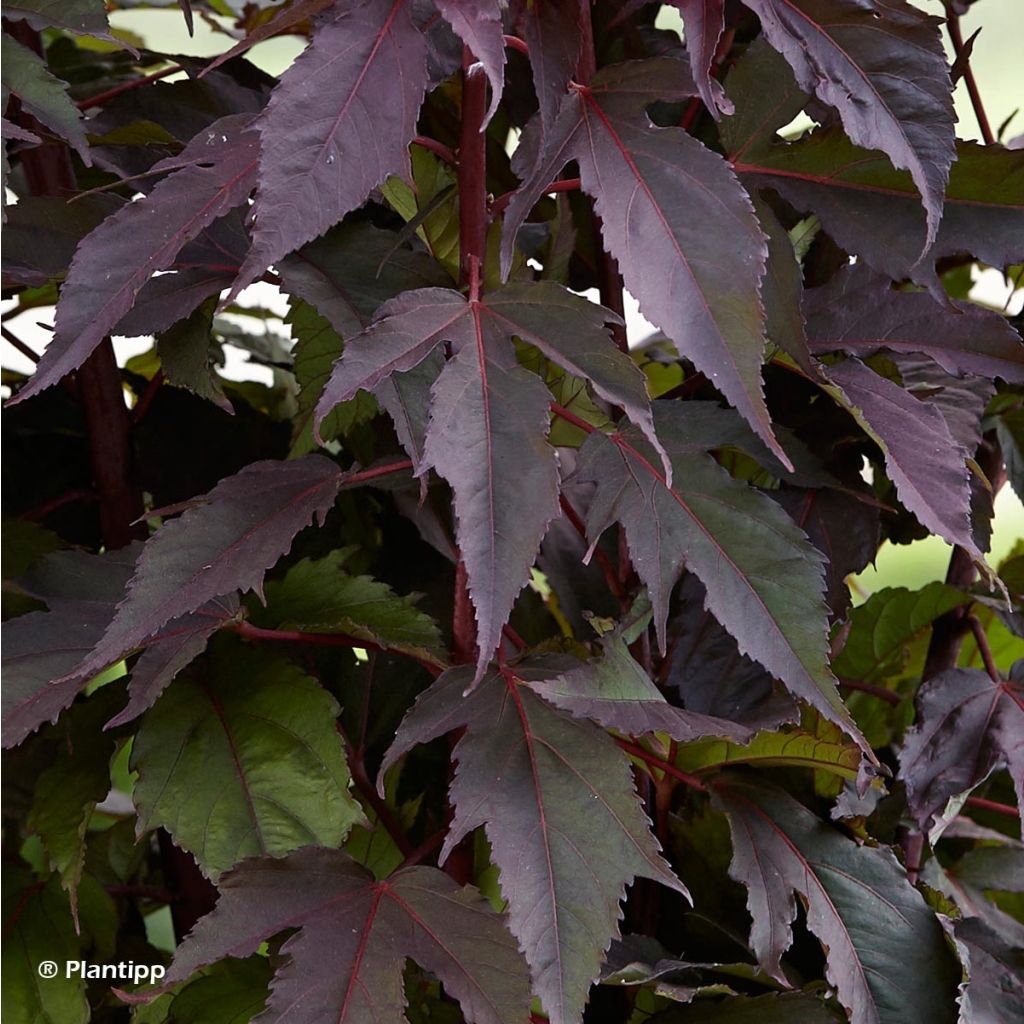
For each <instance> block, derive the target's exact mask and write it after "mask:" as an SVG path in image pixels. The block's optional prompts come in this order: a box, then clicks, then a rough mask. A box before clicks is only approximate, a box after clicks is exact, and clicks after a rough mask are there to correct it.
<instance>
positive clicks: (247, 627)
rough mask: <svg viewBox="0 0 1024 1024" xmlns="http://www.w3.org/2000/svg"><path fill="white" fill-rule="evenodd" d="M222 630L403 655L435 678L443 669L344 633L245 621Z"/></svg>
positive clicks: (257, 637) (252, 637) (427, 660)
mask: <svg viewBox="0 0 1024 1024" xmlns="http://www.w3.org/2000/svg"><path fill="white" fill-rule="evenodd" d="M223 628H224V629H227V630H230V631H231V632H233V633H237V634H238V635H239V636H241V637H244V638H245V639H246V640H267V641H270V642H271V643H286V644H289V643H290V644H305V645H306V646H308V647H360V648H362V649H363V650H366V651H392V652H393V653H394V654H402V655H404V656H405V657H407V658H409V659H411V660H412V661H415V662H416V664H417V665H422V666H423V668H425V669H426V670H427V671H428V672H429V673H430V674H431V675H433V676H434V677H435V678H436V677H437V676H439V675H440V674H441V672H442V671H443V670H444V665H443V664H442V663H441V662H440V661H435V660H433V659H432V658H424V657H420V656H417V655H414V654H409V653H408V652H406V651H401V650H397V649H392V648H390V647H383V646H381V645H380V644H376V643H374V642H373V641H371V640H363V639H362V638H361V637H357V636H349V635H348V634H346V633H306V632H304V631H303V630H300V629H265V628H264V627H263V626H255V625H253V624H252V623H251V622H248V621H246V620H245V619H242V620H241V621H238V622H235V621H231V622H227V623H225V625H224V627H223Z"/></svg>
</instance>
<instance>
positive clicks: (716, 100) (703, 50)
mask: <svg viewBox="0 0 1024 1024" xmlns="http://www.w3.org/2000/svg"><path fill="white" fill-rule="evenodd" d="M671 2H672V6H673V7H675V8H677V9H678V10H679V13H680V14H681V15H682V16H683V25H684V26H685V28H686V52H687V53H688V54H689V55H690V70H691V71H692V72H693V80H694V81H695V82H696V83H697V88H698V89H699V90H700V98H701V99H702V100H703V101H704V106H706V107H707V108H708V112H709V113H710V114H711V115H712V116H713V117H715V118H717V117H718V112H719V111H721V112H722V113H723V114H731V113H732V112H733V110H734V107H733V105H732V101H731V100H730V99H729V97H728V96H726V95H725V91H724V90H723V89H722V86H721V85H720V84H719V83H718V82H717V81H716V80H715V79H714V78H712V77H711V71H712V67H711V64H712V61H713V60H714V58H715V51H716V50H717V49H718V40H719V39H721V37H722V31H723V29H724V28H725V0H671Z"/></svg>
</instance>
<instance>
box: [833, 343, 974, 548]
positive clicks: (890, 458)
mask: <svg viewBox="0 0 1024 1024" xmlns="http://www.w3.org/2000/svg"><path fill="white" fill-rule="evenodd" d="M826 375H827V377H828V379H829V380H830V381H831V382H832V387H830V388H829V390H830V391H831V392H832V393H833V395H835V396H836V397H838V398H839V399H840V400H841V401H842V402H843V404H844V405H845V406H846V408H847V409H848V410H849V411H850V412H851V413H852V414H853V416H854V417H855V418H856V420H857V421H858V423H860V425H861V426H862V427H863V428H864V429H865V430H866V431H867V433H868V434H869V435H870V436H871V437H872V438H873V439H874V440H875V441H876V442H877V443H878V445H879V447H880V448H881V449H882V453H883V455H884V456H885V470H886V473H888V475H889V477H890V479H891V480H892V482H893V483H894V484H895V485H896V493H897V494H898V495H899V498H900V501H901V502H903V504H904V505H905V506H906V507H907V508H908V509H909V510H910V511H911V512H913V513H914V515H915V516H917V518H918V519H919V520H920V521H921V523H922V524H923V525H924V526H927V527H928V529H929V530H931V531H932V532H933V533H937V534H939V536H940V537H943V538H944V539H945V540H947V541H949V543H950V544H958V545H960V547H962V548H965V549H966V550H967V551H969V552H970V553H971V554H972V555H975V556H976V557H978V558H980V557H981V553H980V552H979V551H978V547H977V545H976V544H975V542H974V538H973V537H972V536H971V516H970V508H971V489H970V481H969V478H968V469H967V463H966V459H967V453H966V452H964V451H963V449H962V448H961V447H960V446H959V445H958V444H957V443H956V442H955V441H954V439H953V437H952V436H951V435H950V432H949V427H948V426H947V425H946V421H945V419H944V418H943V416H942V413H941V412H939V410H938V409H937V408H936V407H935V406H933V405H931V404H929V402H928V401H927V400H919V399H917V398H915V397H914V396H913V395H912V394H910V393H909V392H908V391H906V390H904V389H903V388H902V387H900V385H899V384H896V383H894V382H893V381H891V380H888V379H887V378H885V377H882V376H881V375H880V374H877V373H875V372H874V370H871V369H869V368H868V367H867V366H865V365H864V364H863V363H862V362H860V361H859V360H857V359H847V360H845V361H844V362H842V363H836V364H834V365H832V366H829V367H828V369H827V371H826ZM922 439H926V440H925V442H924V443H922Z"/></svg>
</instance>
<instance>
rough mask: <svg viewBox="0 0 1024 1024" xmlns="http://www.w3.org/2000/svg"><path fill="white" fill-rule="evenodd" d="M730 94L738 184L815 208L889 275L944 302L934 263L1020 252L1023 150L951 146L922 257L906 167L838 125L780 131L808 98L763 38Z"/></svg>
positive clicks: (730, 138) (919, 219)
mask: <svg viewBox="0 0 1024 1024" xmlns="http://www.w3.org/2000/svg"><path fill="white" fill-rule="evenodd" d="M726 91H727V92H728V94H729V95H730V96H731V97H732V99H733V100H735V103H736V109H737V112H736V114H734V115H733V116H731V117H728V118H724V119H723V121H722V127H721V132H722V142H723V145H724V146H725V148H726V152H727V154H728V158H729V161H730V163H732V165H733V167H734V168H735V170H736V172H737V173H738V174H739V176H740V178H741V179H742V180H743V181H744V183H745V184H747V185H748V187H754V186H757V187H762V188H772V189H774V190H776V191H777V192H779V193H780V194H781V195H782V196H783V197H784V198H785V199H786V200H787V201H788V202H789V203H791V204H792V205H793V206H794V207H796V208H797V209H798V210H813V211H814V212H815V213H816V214H817V215H818V217H819V218H820V219H821V223H822V225H823V226H824V228H825V230H826V231H828V233H829V234H830V235H831V236H832V237H833V238H835V239H836V241H837V242H838V243H839V244H840V245H842V246H843V248H845V249H846V250H848V251H849V252H855V253H857V254H858V255H859V256H861V257H863V259H864V260H865V261H866V262H867V263H869V264H870V265H871V266H872V267H874V268H875V269H876V270H878V271H880V272H881V273H883V274H885V275H887V276H888V277H891V278H893V279H894V280H899V279H901V278H904V277H912V278H913V279H914V280H915V281H917V282H918V283H919V284H924V285H927V286H928V287H929V288H930V289H931V290H932V291H933V292H934V293H935V295H936V297H937V298H939V299H940V300H943V301H944V300H945V299H946V295H945V292H944V289H943V288H942V286H941V285H940V284H939V282H938V278H937V277H936V274H935V269H934V263H935V260H937V259H940V258H942V257H944V256H951V255H954V254H959V253H964V252H968V253H971V254H972V255H974V256H976V257H977V258H978V259H980V260H983V261H984V262H986V263H990V264H991V265H992V266H1005V265H1007V264H1009V263H1015V262H1019V261H1020V260H1021V259H1022V258H1024V200H1022V198H1021V197H1022V196H1024V151H1021V150H1012V149H1006V148H1004V147H1003V146H981V145H977V144H975V143H972V142H957V144H956V160H955V161H954V163H953V165H952V168H951V169H950V175H949V181H948V183H947V185H946V191H945V205H944V207H943V215H942V221H941V223H940V225H939V230H938V236H937V237H936V239H935V242H934V244H933V245H932V247H931V249H930V250H929V251H928V253H927V257H926V258H925V259H922V258H921V250H922V247H923V246H924V244H925V238H926V235H927V231H928V227H927V218H926V215H925V211H924V209H923V207H922V205H921V197H920V195H919V193H918V191H917V189H916V188H915V186H914V181H913V179H912V178H911V176H910V174H909V173H907V172H906V171H901V170H897V169H896V168H895V167H893V165H892V163H891V162H890V160H889V158H888V157H887V156H886V155H885V154H884V153H881V152H879V151H878V150H869V149H863V148H861V147H860V146H856V145H854V144H853V143H852V142H851V141H850V140H849V139H848V138H847V137H846V135H845V134H844V133H843V131H842V130H841V129H840V128H839V127H838V126H835V127H829V128H820V129H815V131H813V132H811V133H808V134H805V135H804V136H803V137H802V138H800V139H799V140H798V141H796V142H786V141H785V140H783V139H782V138H780V137H779V136H778V134H777V132H778V130H779V129H782V128H783V127H784V126H785V125H787V124H788V123H789V122H790V121H792V119H793V118H794V117H795V116H796V115H797V114H799V113H800V111H801V110H802V109H803V108H804V105H805V103H806V100H807V94H806V93H805V92H804V91H803V90H801V89H800V88H799V86H798V85H797V84H796V82H795V80H794V78H793V74H792V71H791V70H790V68H789V66H788V65H787V64H786V62H785V60H783V59H782V58H781V57H780V56H779V55H778V54H777V53H775V52H774V51H773V50H772V49H771V48H770V47H769V46H767V44H766V43H765V42H764V41H763V40H761V39H758V40H755V42H754V43H752V44H751V46H750V47H749V48H748V50H747V52H746V53H745V54H744V56H743V57H741V58H740V60H738V61H737V62H736V65H735V66H734V68H733V69H732V70H731V71H730V73H729V76H728V78H727V79H726Z"/></svg>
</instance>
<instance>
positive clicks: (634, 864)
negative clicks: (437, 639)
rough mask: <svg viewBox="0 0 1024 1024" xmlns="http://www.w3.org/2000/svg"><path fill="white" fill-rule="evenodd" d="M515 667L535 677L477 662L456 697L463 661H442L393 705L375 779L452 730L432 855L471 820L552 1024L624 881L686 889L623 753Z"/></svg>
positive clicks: (611, 918) (589, 975) (593, 954)
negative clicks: (479, 674)
mask: <svg viewBox="0 0 1024 1024" xmlns="http://www.w3.org/2000/svg"><path fill="white" fill-rule="evenodd" d="M543 674H544V670H543V668H542V667H540V668H539V675H540V678H543ZM519 676H522V677H525V678H537V677H538V673H537V671H531V670H530V669H529V668H526V667H523V666H519V667H517V668H516V669H515V670H514V671H513V670H511V669H504V670H501V671H494V672H490V673H488V674H487V675H486V676H485V677H484V679H483V681H482V682H481V683H480V685H479V686H478V687H477V688H476V689H475V690H474V691H473V692H472V693H470V694H469V695H468V696H466V697H463V691H464V690H465V688H466V685H467V683H469V682H470V681H471V680H472V678H473V673H472V669H468V668H457V669H450V670H449V671H448V672H446V673H445V674H444V675H442V676H441V677H440V678H439V679H438V680H437V681H436V682H435V683H434V684H433V686H431V687H430V689H428V690H426V691H425V692H424V693H423V694H421V696H420V697H419V698H418V699H417V701H416V703H415V705H414V706H413V708H412V709H411V710H410V711H409V713H408V714H407V715H406V717H405V719H404V720H403V722H402V724H401V726H400V727H399V730H398V733H397V735H396V736H395V741H394V743H393V744H392V746H391V748H390V750H389V751H388V752H387V754H386V755H385V757H384V762H383V764H382V768H381V779H383V773H384V772H385V771H386V770H387V768H388V767H389V766H390V765H392V764H393V763H394V762H395V761H396V760H397V759H398V758H399V757H401V756H402V755H403V754H404V753H406V752H407V751H408V750H410V749H411V748H412V747H413V746H415V745H416V744H418V743H426V742H428V741H429V740H431V739H433V738H434V737H437V736H441V735H443V734H445V733H447V732H450V731H452V730H453V729H462V728H465V730H466V731H465V733H464V735H463V736H462V738H461V739H460V740H459V742H458V743H457V744H456V746H455V749H454V751H453V757H454V758H455V760H456V761H457V762H458V767H457V768H456V772H455V777H454V779H453V780H452V784H451V799H452V802H453V803H454V805H455V817H454V819H453V820H452V824H451V828H450V830H449V832H448V835H447V837H446V839H445V844H444V847H443V849H442V851H441V858H442V860H443V859H444V858H445V857H446V856H447V855H448V854H449V853H450V852H451V851H452V849H453V848H454V847H455V846H456V844H457V843H458V842H459V841H460V840H461V839H462V837H463V836H465V835H467V834H468V833H469V832H471V831H472V830H473V829H475V828H477V827H478V826H480V825H483V826H484V827H485V830H486V832H487V838H488V840H489V841H490V845H491V852H492V856H493V858H494V862H495V863H496V864H497V866H498V869H499V872H500V878H499V882H500V885H501V891H502V894H503V895H504V896H505V898H506V899H507V900H508V904H509V908H508V914H509V927H510V928H511V930H512V934H513V935H515V937H516V938H517V939H518V940H519V945H520V948H522V950H523V952H524V954H525V956H526V959H527V961H528V963H529V964H530V971H531V975H532V977H533V988H534V992H535V993H536V995H537V996H538V997H539V998H540V1000H541V1002H542V1003H543V1005H544V1010H545V1012H546V1013H547V1014H548V1016H549V1018H550V1019H551V1021H552V1022H553V1024H573V1022H576V1021H578V1020H579V1019H580V1014H581V1013H582V1011H583V1007H584V1004H585V1002H586V999H587V992H588V990H589V988H590V985H591V983H592V982H593V981H595V980H596V979H597V977H598V975H599V973H600V968H601V959H602V955H603V954H604V952H605V950H607V948H608V945H609V943H610V942H611V941H612V939H613V938H615V937H616V936H617V934H618V919H619V916H620V913H621V908H620V902H621V900H622V898H623V896H624V894H625V887H626V885H627V884H628V883H629V882H631V881H632V880H633V879H634V878H635V877H637V876H642V877H645V878H652V879H655V880H657V881H659V882H662V883H663V884H664V885H667V886H669V887H671V888H674V889H677V890H678V891H679V892H682V893H684V894H686V890H685V889H684V888H683V886H682V884H681V883H680V882H679V881H678V880H677V879H676V877H675V876H674V875H673V874H672V872H671V871H670V870H669V868H668V865H667V864H666V863H665V862H664V861H663V860H662V858H661V855H660V852H659V846H658V841H657V840H656V839H655V838H654V836H653V835H652V834H651V831H650V823H649V822H648V820H647V818H646V816H645V815H644V812H643V810H642V808H641V805H640V801H639V800H638V798H637V795H636V791H635V789H634V787H633V780H632V778H631V774H630V770H629V762H628V760H627V759H626V757H625V755H624V754H623V753H622V752H621V751H620V750H618V748H617V747H616V746H615V744H614V743H613V742H612V740H611V739H610V737H609V736H608V735H607V734H606V733H605V732H604V731H603V730H601V729H600V728H598V727H597V726H596V725H594V724H593V723H591V722H586V721H581V720H579V719H575V718H571V717H570V716H568V715H566V714H565V713H564V712H561V711H558V710H556V709H555V708H553V707H551V706H550V705H549V704H547V703H545V702H544V701H543V700H542V699H541V698H540V697H538V696H537V694H536V693H535V692H534V691H533V690H532V689H531V688H530V687H529V686H527V685H523V683H522V682H521V680H520V678H518V677H519Z"/></svg>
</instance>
